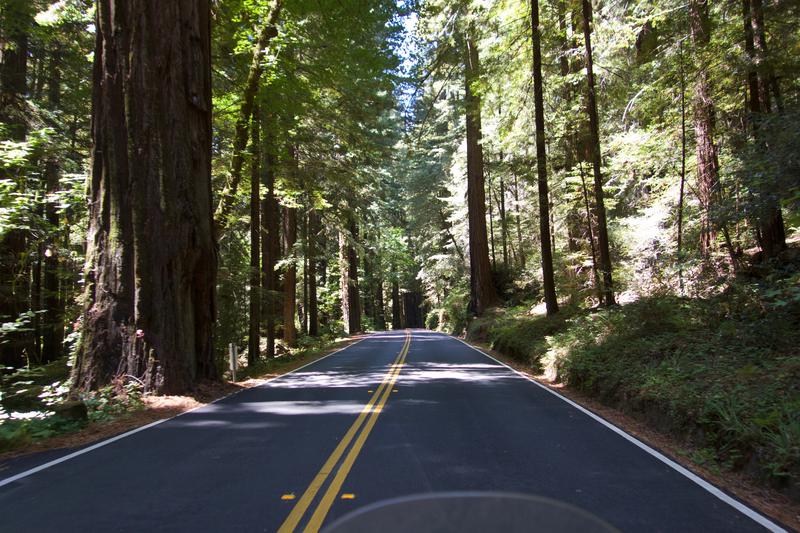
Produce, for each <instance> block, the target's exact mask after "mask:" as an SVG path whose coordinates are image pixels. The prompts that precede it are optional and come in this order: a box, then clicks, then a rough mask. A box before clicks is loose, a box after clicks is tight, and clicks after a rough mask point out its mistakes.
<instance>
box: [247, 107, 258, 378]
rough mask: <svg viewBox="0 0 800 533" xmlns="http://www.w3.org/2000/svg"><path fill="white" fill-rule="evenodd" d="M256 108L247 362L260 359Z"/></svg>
mask: <svg viewBox="0 0 800 533" xmlns="http://www.w3.org/2000/svg"><path fill="white" fill-rule="evenodd" d="M260 121H261V120H260V116H259V112H258V106H257V105H256V108H255V110H254V111H253V124H252V125H251V126H250V127H251V131H252V135H251V136H250V137H251V139H250V149H251V159H250V327H249V332H248V336H247V362H248V364H251V365H252V364H254V363H255V362H256V361H258V359H259V358H260V357H261V240H260V237H261V194H260V193H261V168H260V164H259V163H260V160H261V135H260V132H259V124H260Z"/></svg>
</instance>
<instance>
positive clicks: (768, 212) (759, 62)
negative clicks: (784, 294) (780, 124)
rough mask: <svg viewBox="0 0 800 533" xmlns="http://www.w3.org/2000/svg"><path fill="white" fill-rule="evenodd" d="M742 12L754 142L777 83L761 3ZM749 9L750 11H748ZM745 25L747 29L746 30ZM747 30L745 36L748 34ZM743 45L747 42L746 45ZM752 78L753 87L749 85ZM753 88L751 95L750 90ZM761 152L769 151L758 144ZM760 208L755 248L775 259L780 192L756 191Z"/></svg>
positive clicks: (781, 245) (782, 240) (781, 238)
mask: <svg viewBox="0 0 800 533" xmlns="http://www.w3.org/2000/svg"><path fill="white" fill-rule="evenodd" d="M744 4H745V5H744V8H745V13H744V15H745V21H744V22H745V38H746V44H747V45H749V47H748V46H746V48H747V51H748V53H750V54H751V59H752V60H753V62H754V64H755V72H753V71H751V72H749V73H748V84H749V87H750V101H751V111H752V112H753V117H752V121H753V126H754V128H753V133H754V135H755V137H756V142H758V141H759V139H758V128H757V125H758V122H759V116H758V115H759V114H760V113H764V114H768V113H771V112H772V100H771V96H770V87H772V86H775V87H776V95H778V96H779V95H780V93H779V92H778V91H777V81H776V79H775V74H774V72H773V70H772V68H771V66H770V64H769V50H768V48H767V36H766V28H765V25H764V8H763V6H762V4H761V0H750V1H749V2H748V0H744ZM750 7H752V10H750V9H749V8H750ZM748 22H750V27H749V28H748ZM748 29H749V32H748ZM747 41H750V42H749V43H748V42H747ZM753 77H755V84H753ZM754 85H755V89H756V90H755V91H754V90H753V89H754ZM762 148H763V150H764V152H768V151H769V148H768V147H767V146H764V145H763V143H762ZM759 193H760V194H759V196H760V197H761V200H762V203H763V206H762V207H761V214H760V216H759V220H758V226H759V227H758V230H759V231H758V233H757V235H758V244H759V247H760V248H761V251H762V252H763V253H764V257H765V258H772V257H776V256H777V255H778V254H780V253H781V252H782V251H783V250H785V249H786V230H785V228H784V223H783V213H782V212H781V203H780V192H779V191H776V190H774V187H770V186H766V187H765V186H764V185H762V186H761V190H760V191H759Z"/></svg>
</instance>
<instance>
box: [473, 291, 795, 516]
mask: <svg viewBox="0 0 800 533" xmlns="http://www.w3.org/2000/svg"><path fill="white" fill-rule="evenodd" d="M797 287H798V279H797V277H794V278H791V279H789V280H787V281H786V282H785V283H783V284H782V285H780V286H779V287H778V289H775V287H774V286H772V288H770V289H768V290H762V289H760V288H759V287H758V286H757V285H748V284H740V285H736V286H733V287H731V288H730V289H729V290H728V291H726V292H725V293H724V294H722V295H720V296H717V297H714V298H710V299H689V298H678V297H674V296H651V297H648V298H644V299H641V300H639V301H636V302H634V303H630V304H627V305H624V306H620V307H616V308H613V309H608V310H600V311H596V310H594V311H587V310H582V311H578V310H574V309H567V310H565V312H564V313H562V314H560V315H557V316H555V317H552V318H548V317H545V316H530V315H528V314H527V313H526V311H525V308H520V307H517V308H513V309H508V310H505V311H503V312H499V313H498V314H495V315H492V316H490V317H488V318H483V319H480V320H476V321H473V323H472V324H470V328H469V330H468V335H469V337H470V338H472V339H476V340H483V341H486V342H488V343H489V345H490V346H491V347H492V348H493V349H495V350H497V351H499V352H500V353H503V354H505V355H507V356H509V357H512V358H513V359H515V360H517V361H519V362H520V363H521V364H524V365H528V366H530V368H531V369H532V370H534V371H536V372H538V373H543V372H544V373H546V374H547V377H548V378H549V379H552V380H554V381H559V382H563V383H565V384H566V385H567V386H569V387H570V388H573V389H576V390H578V391H581V392H582V393H584V394H587V395H589V396H590V397H592V398H595V399H597V400H598V401H600V402H601V403H603V404H605V405H608V406H610V407H614V408H616V409H619V410H620V411H622V412H625V413H627V414H630V415H633V416H635V417H636V418H638V419H640V420H642V421H644V422H645V423H646V424H647V425H648V426H650V427H652V428H654V429H656V430H658V431H661V432H663V433H666V434H669V435H671V436H675V437H678V438H680V439H682V440H684V441H686V442H688V443H689V444H691V446H692V448H694V449H695V450H697V451H696V452H694V453H693V454H692V456H691V458H692V459H693V460H694V461H695V462H697V463H699V464H702V465H703V466H705V467H707V468H710V469H712V470H715V469H721V470H730V471H741V472H744V473H745V474H747V475H749V476H751V477H754V478H756V479H758V480H759V481H761V482H765V483H767V484H768V485H770V486H772V487H773V488H778V489H780V490H781V491H783V492H785V493H786V494H787V496H789V497H791V498H792V499H794V500H795V501H798V500H800V290H798V289H797Z"/></svg>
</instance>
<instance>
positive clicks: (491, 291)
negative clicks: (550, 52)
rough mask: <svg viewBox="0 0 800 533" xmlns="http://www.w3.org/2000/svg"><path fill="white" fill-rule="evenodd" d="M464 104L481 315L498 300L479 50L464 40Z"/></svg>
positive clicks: (475, 304)
mask: <svg viewBox="0 0 800 533" xmlns="http://www.w3.org/2000/svg"><path fill="white" fill-rule="evenodd" d="M465 45H466V50H465V55H464V72H465V74H464V80H465V83H464V88H465V97H464V104H465V108H466V130H467V209H468V221H469V266H470V268H469V270H470V302H469V309H470V311H472V312H473V313H475V314H478V315H480V314H482V313H483V312H484V311H485V310H486V309H488V308H490V307H492V306H495V305H497V303H498V298H497V293H496V291H495V288H494V283H493V281H492V268H491V264H490V263H489V243H488V239H487V235H486V191H485V189H484V173H483V147H482V146H481V98H480V96H478V95H476V94H475V93H474V92H473V87H472V86H473V83H475V82H476V81H477V80H478V77H479V76H480V62H479V57H478V47H477V46H476V44H475V42H474V41H473V40H472V39H471V38H470V37H466V39H465Z"/></svg>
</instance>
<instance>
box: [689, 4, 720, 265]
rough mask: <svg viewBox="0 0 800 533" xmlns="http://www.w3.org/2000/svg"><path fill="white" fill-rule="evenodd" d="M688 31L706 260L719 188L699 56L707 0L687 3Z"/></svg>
mask: <svg viewBox="0 0 800 533" xmlns="http://www.w3.org/2000/svg"><path fill="white" fill-rule="evenodd" d="M689 28H690V34H691V38H692V44H693V45H694V48H695V54H696V56H698V61H697V63H698V65H700V68H698V70H697V74H696V76H695V85H694V135H695V149H696V153H697V198H698V200H699V201H700V207H701V215H700V251H701V252H702V254H703V256H705V257H708V256H709V255H710V253H711V251H712V249H713V247H714V242H715V241H716V235H717V233H716V228H715V224H714V223H713V222H712V220H711V212H712V210H713V208H714V203H715V199H716V197H717V194H718V192H719V191H718V189H719V160H718V158H717V145H716V144H715V143H714V126H715V110H714V102H713V101H712V99H711V80H710V78H709V72H708V69H706V68H704V67H703V65H704V63H705V61H704V58H703V54H704V52H705V49H706V47H707V46H708V45H709V43H710V42H711V20H710V18H709V16H708V1H707V0H690V2H689Z"/></svg>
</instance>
